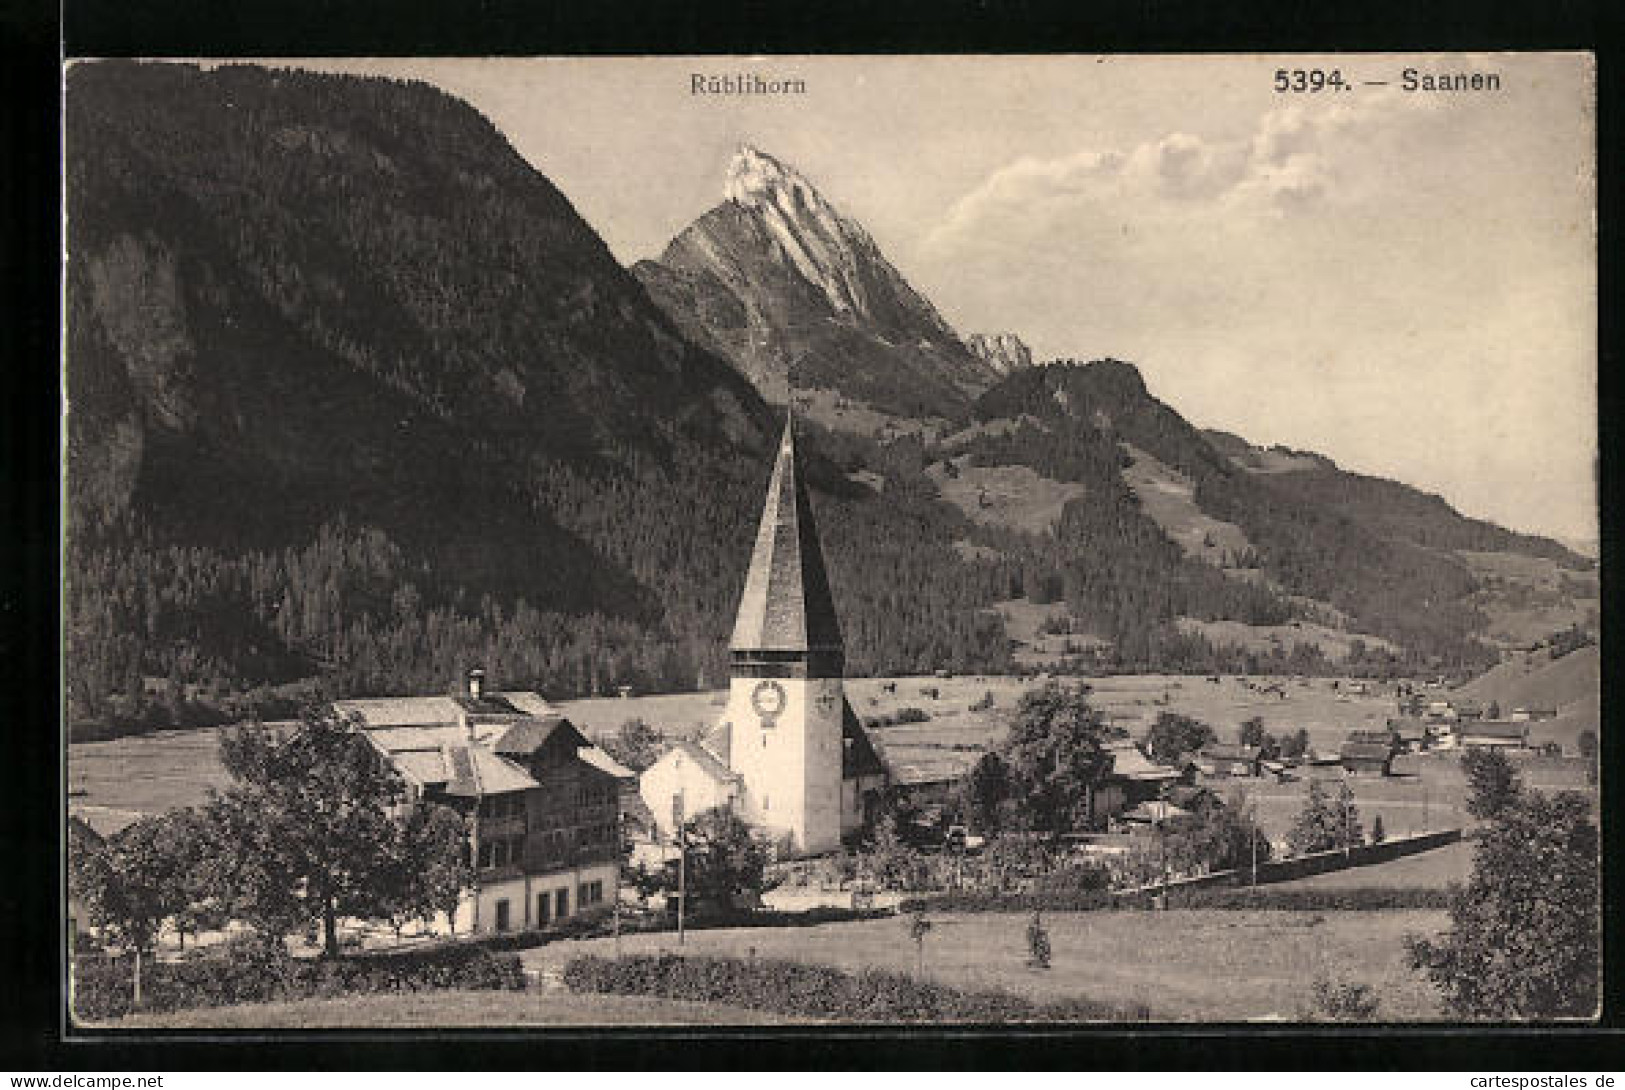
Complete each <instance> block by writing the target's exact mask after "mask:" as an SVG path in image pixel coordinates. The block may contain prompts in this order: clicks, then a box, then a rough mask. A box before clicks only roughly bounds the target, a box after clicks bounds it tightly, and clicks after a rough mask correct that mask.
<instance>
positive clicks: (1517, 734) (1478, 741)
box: [1461, 719, 1529, 750]
mask: <svg viewBox="0 0 1625 1090" xmlns="http://www.w3.org/2000/svg"><path fill="white" fill-rule="evenodd" d="M1461 745H1462V747H1463V748H1465V749H1509V750H1521V749H1528V748H1529V724H1528V723H1527V722H1518V723H1514V722H1510V721H1508V720H1499V719H1486V720H1482V721H1479V722H1475V723H1468V724H1464V725H1463V726H1462V727H1461Z"/></svg>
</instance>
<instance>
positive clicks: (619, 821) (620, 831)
mask: <svg viewBox="0 0 1625 1090" xmlns="http://www.w3.org/2000/svg"><path fill="white" fill-rule="evenodd" d="M625 850H626V815H625V814H623V813H621V812H620V803H619V802H618V801H617V803H616V807H615V901H614V910H615V957H616V958H617V959H619V958H620V956H621V865H622V863H623V859H622V853H623V852H624V851H625Z"/></svg>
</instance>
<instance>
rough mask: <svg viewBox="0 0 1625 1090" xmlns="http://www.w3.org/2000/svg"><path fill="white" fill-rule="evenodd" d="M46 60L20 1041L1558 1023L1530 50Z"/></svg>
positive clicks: (1563, 950) (1590, 361)
mask: <svg viewBox="0 0 1625 1090" xmlns="http://www.w3.org/2000/svg"><path fill="white" fill-rule="evenodd" d="M63 81H64V103H65V122H64V161H63V171H64V179H65V188H64V193H65V205H66V219H65V252H66V256H65V264H64V278H65V295H64V298H65V301H66V325H65V332H64V343H65V360H64V376H63V393H64V414H65V415H64V421H65V430H66V445H65V463H64V466H63V471H64V476H65V482H66V484H65V515H66V526H65V546H64V565H65V567H64V571H63V583H64V610H65V613H64V629H65V632H64V638H65V654H66V670H65V676H66V692H65V693H64V694H63V709H64V717H65V724H64V728H65V739H66V741H65V745H66V776H65V783H64V793H65V798H64V800H63V805H64V808H65V812H66V813H65V818H66V821H67V825H68V836H67V846H66V856H65V859H64V868H65V874H66V885H67V890H68V900H67V904H66V906H65V909H66V911H65V917H64V920H65V924H64V926H65V931H64V951H63V958H64V963H65V968H66V972H65V979H66V980H67V982H68V988H69V994H68V997H67V1000H68V1004H69V1009H70V1011H71V1017H72V1019H73V1024H74V1026H76V1027H78V1028H80V1029H86V1030H96V1031H101V1030H109V1029H110V1030H143V1031H149V1030H153V1029H174V1028H189V1029H196V1028H202V1029H211V1030H219V1031H241V1030H260V1029H307V1028H318V1027H320V1028H346V1029H377V1028H400V1027H403V1026H413V1027H430V1028H454V1027H520V1028H525V1029H530V1030H534V1031H536V1032H538V1033H543V1032H546V1031H548V1030H550V1029H556V1028H560V1027H581V1026H624V1025H644V1026H742V1025H745V1026H777V1025H788V1024H792V1023H793V1024H809V1023H810V1024H824V1025H844V1024H865V1025H897V1024H905V1023H906V1024H913V1025H924V1026H949V1025H961V1024H978V1025H986V1024H1023V1023H1044V1024H1050V1025H1056V1024H1059V1025H1097V1024H1107V1025H1115V1024H1134V1025H1142V1024H1148V1023H1174V1024H1191V1023H1212V1022H1226V1023H1234V1022H1291V1023H1326V1022H1382V1023H1431V1024H1441V1023H1463V1022H1465V1023H1475V1022H1498V1023H1499V1022H1506V1021H1509V1020H1510V1021H1520V1022H1523V1021H1528V1022H1541V1023H1547V1022H1580V1023H1586V1022H1590V1021H1593V1020H1594V1019H1595V1018H1596V1017H1597V1015H1598V1012H1599V994H1600V993H1599V978H1600V974H1601V962H1600V945H1601V944H1600V927H1601V914H1600V901H1599V868H1600V862H1601V852H1600V842H1599V838H1598V816H1597V808H1598V799H1599V792H1600V790H1601V785H1600V783H1599V767H1600V766H1599V758H1598V747H1599V731H1600V722H1601V708H1600V695H1599V675H1600V669H1599V657H1598V656H1599V651H1598V634H1599V630H1600V613H1599V611H1600V608H1601V605H1600V601H1601V600H1600V597H1599V591H1598V559H1597V557H1598V500H1597V481H1596V465H1597V397H1596V378H1597V348H1596V320H1597V268H1596V241H1597V223H1596V180H1595V179H1596V170H1595V164H1596V134H1595V130H1594V118H1595V64H1594V59H1593V57H1592V56H1591V55H1589V54H1584V53H1492V54H1417V55H1406V54H1336V55H1323V56H1309V55H1290V56H1289V55H1281V56H1270V55H1259V56H1224V55H1208V56H1151V55H1139V56H1064V55H1060V56H1042V57H1039V56H954V57H948V56H906V57H905V56H885V57H879V56H870V57H864V56H843V57H833V56H768V57H760V56H759V57H715V56H712V57H645V58H639V57H626V58H571V59H566V58H553V57H536V58H502V59H477V58H462V59H455V58H444V59H435V58H390V59H364V58H358V59H350V60H345V59H321V60H309V59H297V58H269V59H264V60H254V61H241V60H233V61H223V60H210V59H175V60H145V61H135V60H94V59H84V60H74V61H70V62H69V63H68V64H67V65H66V66H65V69H64V76H63Z"/></svg>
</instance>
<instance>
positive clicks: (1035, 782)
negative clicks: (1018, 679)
mask: <svg viewBox="0 0 1625 1090" xmlns="http://www.w3.org/2000/svg"><path fill="white" fill-rule="evenodd" d="M1108 729H1109V728H1108V727H1107V724H1106V719H1105V717H1104V716H1103V715H1102V714H1101V713H1100V712H1099V711H1097V710H1096V709H1095V708H1093V707H1091V706H1090V704H1089V687H1088V686H1087V685H1083V684H1080V685H1078V687H1077V688H1075V689H1067V688H1063V687H1062V686H1061V685H1059V684H1057V683H1055V682H1050V683H1049V684H1047V685H1045V686H1044V687H1043V688H1041V689H1029V690H1028V691H1027V692H1025V693H1023V694H1022V697H1021V700H1020V702H1019V703H1018V704H1017V705H1016V712H1015V717H1014V719H1013V720H1012V722H1011V724H1010V732H1009V734H1008V735H1006V737H1005V740H1004V744H1003V745H1002V746H1001V747H1000V755H1001V758H1002V760H1003V761H1004V764H1005V765H1006V767H1007V768H1008V769H1009V773H1010V784H1011V788H1012V791H1011V794H1012V797H1013V798H1014V799H1015V800H1017V802H1018V804H1019V805H1020V816H1021V817H1022V818H1023V819H1024V821H1023V824H1025V825H1027V826H1028V827H1030V828H1033V829H1038V830H1042V831H1044V832H1048V833H1050V834H1052V835H1055V836H1059V835H1060V834H1061V833H1063V832H1067V831H1068V830H1071V829H1075V828H1084V827H1086V826H1087V825H1088V824H1089V821H1090V819H1091V814H1090V809H1091V801H1092V799H1093V794H1094V789H1095V786H1096V785H1097V784H1098V783H1099V782H1100V780H1101V778H1102V777H1103V776H1104V775H1105V773H1106V771H1107V768H1108V765H1109V763H1110V758H1108V757H1107V755H1106V750H1105V747H1104V742H1105V739H1106V737H1107V736H1108Z"/></svg>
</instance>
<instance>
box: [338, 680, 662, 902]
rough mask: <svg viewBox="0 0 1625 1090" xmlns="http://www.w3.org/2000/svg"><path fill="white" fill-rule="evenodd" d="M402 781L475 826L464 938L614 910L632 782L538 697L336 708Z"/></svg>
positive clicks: (481, 691)
mask: <svg viewBox="0 0 1625 1090" xmlns="http://www.w3.org/2000/svg"><path fill="white" fill-rule="evenodd" d="M335 706H336V707H337V708H338V709H339V710H340V711H341V712H343V713H345V714H347V715H349V716H353V717H354V718H355V719H357V720H358V721H359V723H360V725H361V728H362V731H363V733H364V735H365V737H366V738H367V740H368V741H369V742H370V743H372V745H373V746H374V747H375V748H376V749H377V750H378V752H379V753H380V754H381V755H382V756H383V757H384V758H385V759H386V760H387V761H388V762H389V763H390V764H391V765H392V766H393V767H394V768H395V770H396V771H397V772H399V773H400V775H401V778H402V779H403V780H405V781H406V785H407V791H408V796H409V799H410V800H411V801H417V800H420V799H421V800H427V801H431V802H438V803H442V804H444V805H446V806H450V807H452V808H453V809H455V810H457V811H458V812H460V813H462V814H463V815H464V816H465V817H466V818H467V819H468V823H469V829H470V853H471V856H470V857H471V859H472V861H473V863H474V876H475V879H474V888H473V889H471V890H469V891H467V892H466V893H465V894H464V895H463V900H462V903H461V905H459V907H458V909H457V912H456V915H455V918H454V920H453V921H451V923H452V928H453V930H454V931H456V932H458V933H467V932H503V931H519V930H528V929H533V928H540V927H544V926H546V925H547V924H549V923H551V922H553V921H555V920H560V919H564V918H566V917H570V916H574V915H577V914H579V913H582V912H590V911H594V910H597V909H599V908H600V906H604V907H607V906H608V905H609V904H610V901H611V899H612V898H613V897H614V896H615V890H616V880H617V873H616V872H617V869H618V857H619V843H618V841H619V836H620V833H619V831H618V826H619V815H620V805H619V796H620V793H621V785H622V784H623V783H625V782H627V781H629V780H630V779H631V778H632V776H633V774H632V773H631V772H630V771H628V770H627V769H625V768H623V767H621V766H620V765H619V764H617V763H616V762H615V761H614V760H612V759H611V758H610V757H609V755H608V754H606V753H604V752H603V751H602V750H600V749H597V748H596V747H594V746H593V745H592V743H591V742H589V741H588V740H587V739H586V737H584V736H583V735H582V734H581V732H580V731H578V730H576V728H575V727H574V726H573V725H571V723H570V721H569V720H568V719H565V718H564V717H563V716H562V715H560V714H559V713H558V712H557V711H556V710H555V709H553V708H552V707H551V706H550V705H548V703H547V701H545V700H544V699H542V697H541V696H540V695H539V694H537V693H527V692H507V693H497V692H487V691H486V690H485V688H484V675H483V673H482V672H481V671H478V670H475V671H472V672H471V673H470V674H469V678H468V690H467V692H466V693H464V694H462V695H457V696H427V697H400V698H384V699H371V700H341V701H337V702H336V704H335Z"/></svg>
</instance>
